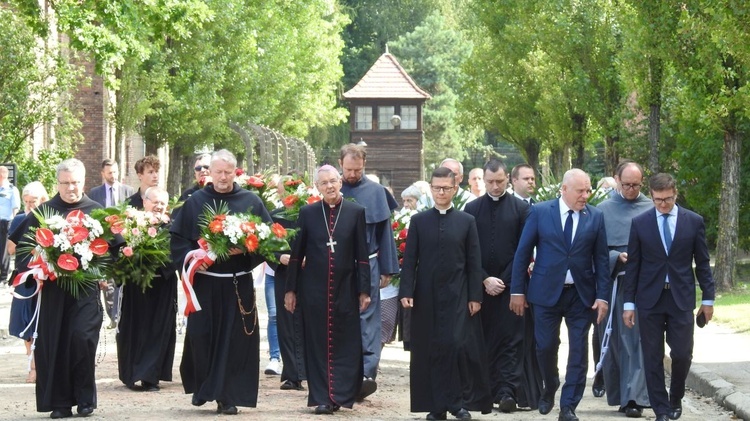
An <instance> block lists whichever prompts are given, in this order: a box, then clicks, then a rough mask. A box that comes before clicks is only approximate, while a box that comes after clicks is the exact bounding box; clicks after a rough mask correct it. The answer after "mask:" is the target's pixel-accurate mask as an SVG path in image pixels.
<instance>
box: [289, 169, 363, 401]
mask: <svg viewBox="0 0 750 421" xmlns="http://www.w3.org/2000/svg"><path fill="white" fill-rule="evenodd" d="M316 175H317V176H316V185H317V187H318V191H320V192H321V194H322V195H323V200H322V201H320V202H318V203H314V204H312V205H307V206H304V207H303V208H302V209H301V210H300V213H299V219H298V220H297V223H298V225H299V232H298V233H297V238H296V239H295V240H294V246H293V247H292V256H291V258H290V260H289V272H288V274H287V280H286V290H287V293H286V296H285V299H284V307H285V308H286V310H287V311H290V312H294V311H295V309H296V307H297V305H299V306H300V307H301V308H302V317H303V319H304V325H305V327H304V329H305V366H306V369H307V386H308V388H309V390H310V392H309V394H308V397H307V405H308V406H316V408H315V413H316V414H332V413H333V412H335V411H337V410H338V409H339V407H342V406H343V407H345V408H351V407H352V406H353V404H354V402H355V398H356V396H357V394H358V392H359V390H360V388H361V385H362V339H361V335H360V322H359V314H360V312H362V311H364V310H366V309H367V307H368V305H369V304H370V264H369V259H368V258H367V236H366V235H367V234H366V231H365V208H363V207H362V206H360V205H358V204H356V203H354V202H351V201H348V200H344V199H343V197H342V196H341V193H340V189H341V179H340V176H339V173H338V171H336V169H335V168H334V167H332V166H330V165H324V166H322V167H320V168H319V169H318V171H317V173H316ZM303 264H304V269H303V268H302V266H303ZM376 294H377V292H376Z"/></svg>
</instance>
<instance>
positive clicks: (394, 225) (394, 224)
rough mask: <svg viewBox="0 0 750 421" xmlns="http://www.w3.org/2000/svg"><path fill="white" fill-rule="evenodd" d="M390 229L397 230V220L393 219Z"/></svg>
mask: <svg viewBox="0 0 750 421" xmlns="http://www.w3.org/2000/svg"><path fill="white" fill-rule="evenodd" d="M391 229H394V230H397V229H398V221H393V223H392V224H391Z"/></svg>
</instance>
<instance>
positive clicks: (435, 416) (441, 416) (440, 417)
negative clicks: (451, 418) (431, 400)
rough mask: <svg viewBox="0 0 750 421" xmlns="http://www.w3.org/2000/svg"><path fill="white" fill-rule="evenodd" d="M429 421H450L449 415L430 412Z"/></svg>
mask: <svg viewBox="0 0 750 421" xmlns="http://www.w3.org/2000/svg"><path fill="white" fill-rule="evenodd" d="M427 419H428V420H445V419H448V414H446V413H445V412H430V413H429V414H427Z"/></svg>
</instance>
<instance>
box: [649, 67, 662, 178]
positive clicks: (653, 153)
mask: <svg viewBox="0 0 750 421" xmlns="http://www.w3.org/2000/svg"><path fill="white" fill-rule="evenodd" d="M648 70H649V94H648V104H649V116H648V145H649V157H648V166H649V168H650V169H651V173H652V174H656V173H658V172H659V138H660V137H661V91H662V86H663V84H664V62H663V61H662V60H661V59H657V58H653V57H651V58H650V59H649V60H648Z"/></svg>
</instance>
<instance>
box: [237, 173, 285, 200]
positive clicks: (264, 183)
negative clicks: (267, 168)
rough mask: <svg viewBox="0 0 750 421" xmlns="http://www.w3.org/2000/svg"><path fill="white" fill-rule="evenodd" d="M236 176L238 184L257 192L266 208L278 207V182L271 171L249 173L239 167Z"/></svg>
mask: <svg viewBox="0 0 750 421" xmlns="http://www.w3.org/2000/svg"><path fill="white" fill-rule="evenodd" d="M235 176H236V178H235V181H236V182H237V184H238V185H239V186H240V187H241V188H243V189H245V190H250V191H251V192H253V193H255V194H257V195H258V197H260V199H261V200H262V201H263V205H265V207H266V209H268V210H272V209H276V208H277V207H278V197H279V196H278V194H277V193H276V183H275V182H274V180H273V177H272V175H271V174H270V173H263V174H255V175H249V174H247V173H245V170H243V169H242V168H237V169H236V170H235Z"/></svg>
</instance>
